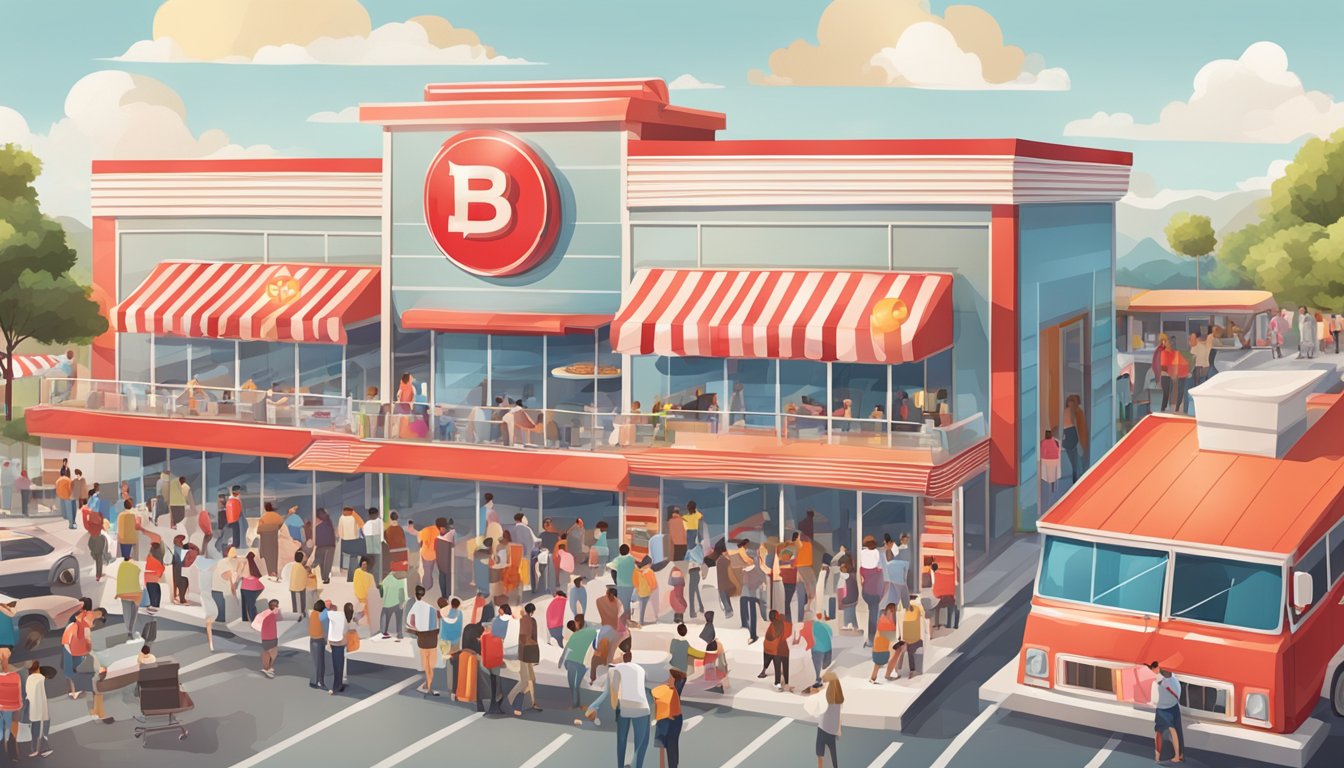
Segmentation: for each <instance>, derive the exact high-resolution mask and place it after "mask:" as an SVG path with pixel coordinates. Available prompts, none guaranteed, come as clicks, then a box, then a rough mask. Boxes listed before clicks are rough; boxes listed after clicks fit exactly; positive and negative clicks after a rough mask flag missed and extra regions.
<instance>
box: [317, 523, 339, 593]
mask: <svg viewBox="0 0 1344 768" xmlns="http://www.w3.org/2000/svg"><path fill="white" fill-rule="evenodd" d="M335 557H336V527H335V526H334V525H332V523H331V515H330V514H328V513H327V510H326V508H324V507H318V508H317V524H316V525H314V526H313V560H314V562H315V565H316V566H317V568H318V569H319V570H320V571H321V572H322V583H323V584H330V583H331V563H332V561H333V560H334V559H335Z"/></svg>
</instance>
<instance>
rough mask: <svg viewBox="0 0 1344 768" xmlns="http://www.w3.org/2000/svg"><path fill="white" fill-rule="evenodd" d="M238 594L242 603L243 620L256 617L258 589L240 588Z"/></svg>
mask: <svg viewBox="0 0 1344 768" xmlns="http://www.w3.org/2000/svg"><path fill="white" fill-rule="evenodd" d="M238 591H239V594H241V595H242V597H241V598H240V600H241V602H242V604H243V621H252V620H253V619H255V618H256V617H257V598H259V597H261V590H259V589H240V590H238Z"/></svg>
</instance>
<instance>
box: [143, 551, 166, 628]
mask: <svg viewBox="0 0 1344 768" xmlns="http://www.w3.org/2000/svg"><path fill="white" fill-rule="evenodd" d="M163 557H164V555H163V544H162V543H160V542H157V541H155V542H153V543H151V544H150V545H149V554H148V555H147V556H146V557H145V594H147V595H149V608H147V609H146V611H145V612H146V613H148V614H149V615H150V616H153V615H154V614H156V613H158V612H159V602H160V601H161V600H162V599H163V584H162V582H163V571H164V564H163Z"/></svg>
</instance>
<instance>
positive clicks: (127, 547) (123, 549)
mask: <svg viewBox="0 0 1344 768" xmlns="http://www.w3.org/2000/svg"><path fill="white" fill-rule="evenodd" d="M117 551H118V552H120V553H121V559H122V560H129V559H130V558H131V554H132V553H133V552H135V545H134V544H122V543H121V542H117Z"/></svg>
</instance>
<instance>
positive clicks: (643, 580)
mask: <svg viewBox="0 0 1344 768" xmlns="http://www.w3.org/2000/svg"><path fill="white" fill-rule="evenodd" d="M621 546H625V545H624V544H623V545H621ZM633 578H634V581H635V598H636V599H637V600H639V625H640V626H643V625H645V624H647V623H648V620H647V619H646V618H645V616H646V614H647V612H648V608H649V601H650V600H652V601H653V620H654V622H655V623H656V622H657V621H658V576H657V575H656V574H655V573H654V572H653V560H652V559H650V558H649V557H648V556H647V555H645V556H644V559H643V560H641V561H640V562H639V567H638V568H637V569H636V570H635V572H634V574H633ZM683 602H684V601H683Z"/></svg>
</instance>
